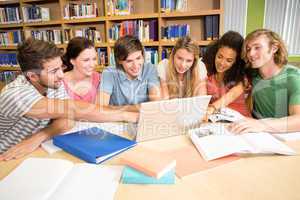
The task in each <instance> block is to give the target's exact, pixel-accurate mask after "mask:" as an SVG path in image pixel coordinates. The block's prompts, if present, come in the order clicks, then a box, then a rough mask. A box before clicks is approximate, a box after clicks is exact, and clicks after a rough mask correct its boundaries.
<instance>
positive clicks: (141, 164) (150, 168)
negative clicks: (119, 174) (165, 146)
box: [120, 146, 176, 179]
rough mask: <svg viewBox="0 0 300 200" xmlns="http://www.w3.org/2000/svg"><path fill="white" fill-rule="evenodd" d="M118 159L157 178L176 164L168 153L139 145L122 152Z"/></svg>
mask: <svg viewBox="0 0 300 200" xmlns="http://www.w3.org/2000/svg"><path fill="white" fill-rule="evenodd" d="M120 160H121V163H122V164H125V165H128V166H130V167H132V168H134V169H136V170H139V171H141V172H143V173H144V174H146V175H148V176H152V177H155V178H157V179H159V178H161V177H162V176H163V175H164V174H165V173H167V172H168V171H170V170H171V169H174V167H175V165H176V161H175V160H174V159H173V158H172V157H170V156H169V155H168V154H165V153H163V152H159V151H156V150H153V149H150V148H146V147H141V146H136V147H135V148H133V149H130V150H129V151H127V152H125V153H123V154H122V155H121V158H120Z"/></svg>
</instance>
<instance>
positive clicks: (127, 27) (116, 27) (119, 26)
mask: <svg viewBox="0 0 300 200" xmlns="http://www.w3.org/2000/svg"><path fill="white" fill-rule="evenodd" d="M157 30H158V22H157V20H149V21H144V20H131V21H123V22H121V23H116V24H113V25H112V27H111V28H110V29H109V39H110V40H112V41H115V40H117V39H118V38H120V37H122V36H124V35H134V36H136V37H138V38H139V39H140V40H141V41H143V42H148V41H157V40H158V31H157Z"/></svg>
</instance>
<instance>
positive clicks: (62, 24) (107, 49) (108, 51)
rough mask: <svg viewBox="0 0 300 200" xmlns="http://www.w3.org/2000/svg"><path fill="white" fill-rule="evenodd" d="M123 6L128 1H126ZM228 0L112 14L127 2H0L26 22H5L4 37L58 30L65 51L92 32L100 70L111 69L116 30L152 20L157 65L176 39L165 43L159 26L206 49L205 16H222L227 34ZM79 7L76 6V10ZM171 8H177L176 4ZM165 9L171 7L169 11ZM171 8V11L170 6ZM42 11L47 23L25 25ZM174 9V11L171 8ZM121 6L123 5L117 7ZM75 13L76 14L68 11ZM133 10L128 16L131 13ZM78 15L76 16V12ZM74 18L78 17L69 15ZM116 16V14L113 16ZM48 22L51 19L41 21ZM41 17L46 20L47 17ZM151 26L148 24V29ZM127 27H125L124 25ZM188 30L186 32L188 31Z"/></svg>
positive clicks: (143, 6) (134, 4)
mask: <svg viewBox="0 0 300 200" xmlns="http://www.w3.org/2000/svg"><path fill="white" fill-rule="evenodd" d="M124 1H125V0H124ZM176 1H177V2H179V3H180V4H182V3H186V4H184V9H182V8H180V9H177V10H176V9H175V10H174V5H175V7H176V6H177V5H179V3H177V4H174V3H176ZM223 1H224V0H147V1H142V0H127V2H128V4H129V7H128V9H127V10H126V9H125V11H124V10H121V9H119V10H116V9H113V6H111V5H112V2H121V3H122V2H123V1H121V0H89V1H85V2H81V1H69V0H20V1H16V0H8V1H0V8H5V7H10V6H12V7H19V14H20V16H21V19H22V20H23V21H21V22H19V23H6V24H3V23H1V25H0V29H1V31H0V32H6V31H15V30H21V31H22V34H23V35H22V37H23V38H22V39H24V37H25V38H26V37H29V36H30V35H31V34H33V33H32V32H34V31H36V32H43V31H49V30H50V31H54V30H55V31H57V32H60V34H61V36H60V38H61V43H57V45H58V47H59V48H61V49H64V50H65V49H66V46H67V40H68V39H70V38H68V37H73V36H74V35H77V34H79V32H80V31H81V32H82V35H84V33H83V32H84V31H90V32H89V33H91V34H92V35H93V34H94V35H95V34H96V35H97V39H98V40H97V41H96V42H95V47H96V48H97V49H98V48H100V50H99V51H101V52H104V54H105V56H106V58H105V62H106V63H104V64H101V65H99V66H97V71H102V70H103V69H104V68H105V66H107V65H109V64H110V57H111V56H112V53H113V52H112V51H113V45H114V40H112V38H111V36H110V35H111V34H112V33H111V32H112V31H111V30H110V29H112V27H113V26H115V27H118V26H125V25H126V23H127V24H128V23H132V24H134V23H136V24H139V23H140V24H143V27H146V29H145V30H146V31H148V30H149V28H148V29H147V26H149V27H150V26H151V23H152V22H151V21H156V22H155V23H154V26H156V32H154V33H155V34H156V35H155V37H154V38H155V39H154V40H153V39H151V33H149V35H150V37H149V36H148V37H149V38H148V37H147V35H146V37H145V38H146V39H143V40H142V43H143V45H144V46H145V47H146V48H153V49H155V50H157V52H158V61H159V60H161V56H162V51H163V49H165V48H172V46H174V44H175V42H176V38H168V39H166V38H165V37H164V36H163V35H162V30H161V27H167V28H168V27H170V30H171V29H172V28H171V27H172V26H182V27H183V30H184V29H186V28H187V30H189V35H190V36H191V37H192V39H193V40H196V42H197V43H198V45H199V46H200V47H201V48H202V47H205V46H207V45H208V44H209V43H210V42H211V40H207V37H206V34H207V31H206V29H207V27H206V16H218V21H217V29H218V30H217V34H218V35H221V34H222V33H223V13H224V5H223V4H224V3H223ZM76 4H77V5H76ZM83 4H84V5H83ZM172 4H173V5H172ZM166 5H167V6H166ZM168 5H169V7H168ZM34 6H35V7H42V8H44V9H46V10H47V9H48V10H49V18H50V19H49V20H42V21H35V22H28V21H27V22H24V12H26V11H25V10H24V9H22V8H23V7H34ZM170 6H171V7H170ZM67 7H68V8H69V12H68V13H69V15H70V16H68V17H66V9H67ZM78 7H81V8H83V9H84V11H83V10H82V11H80V12H76V11H74V10H76V9H78ZM120 7H121V6H120V5H119V8H120ZM70 10H72V11H70ZM128 10H130V13H128ZM73 11H74V12H73ZM72 12H73V14H74V13H75V15H76V14H77V15H76V16H73V17H72V16H71V15H72ZM83 12H87V13H88V14H87V15H88V16H86V17H85V16H81V15H80V13H81V14H82V13H83ZM114 13H118V14H114ZM43 17H44V18H45V19H47V16H43ZM43 17H42V18H43ZM149 24H150V25H149ZM125 27H126V26H125ZM185 31H186V30H185ZM15 51H16V45H11V44H8V45H5V44H4V45H3V44H1V45H0V53H13V52H15ZM15 69H17V70H18V69H19V68H16V67H7V66H6V67H1V66H0V72H1V71H10V70H15Z"/></svg>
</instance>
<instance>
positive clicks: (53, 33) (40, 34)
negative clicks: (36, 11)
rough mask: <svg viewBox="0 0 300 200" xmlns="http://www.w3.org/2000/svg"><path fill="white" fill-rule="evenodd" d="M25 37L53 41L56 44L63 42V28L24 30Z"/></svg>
mask: <svg viewBox="0 0 300 200" xmlns="http://www.w3.org/2000/svg"><path fill="white" fill-rule="evenodd" d="M24 37H25V38H29V37H32V38H34V39H37V40H43V41H47V42H53V43H54V44H63V36H62V30H60V29H48V30H45V29H44V30H24Z"/></svg>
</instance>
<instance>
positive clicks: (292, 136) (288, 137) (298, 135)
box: [273, 132, 300, 141]
mask: <svg viewBox="0 0 300 200" xmlns="http://www.w3.org/2000/svg"><path fill="white" fill-rule="evenodd" d="M273 136H275V137H276V138H278V139H280V140H282V141H295V140H300V132H293V133H275V134H273Z"/></svg>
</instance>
